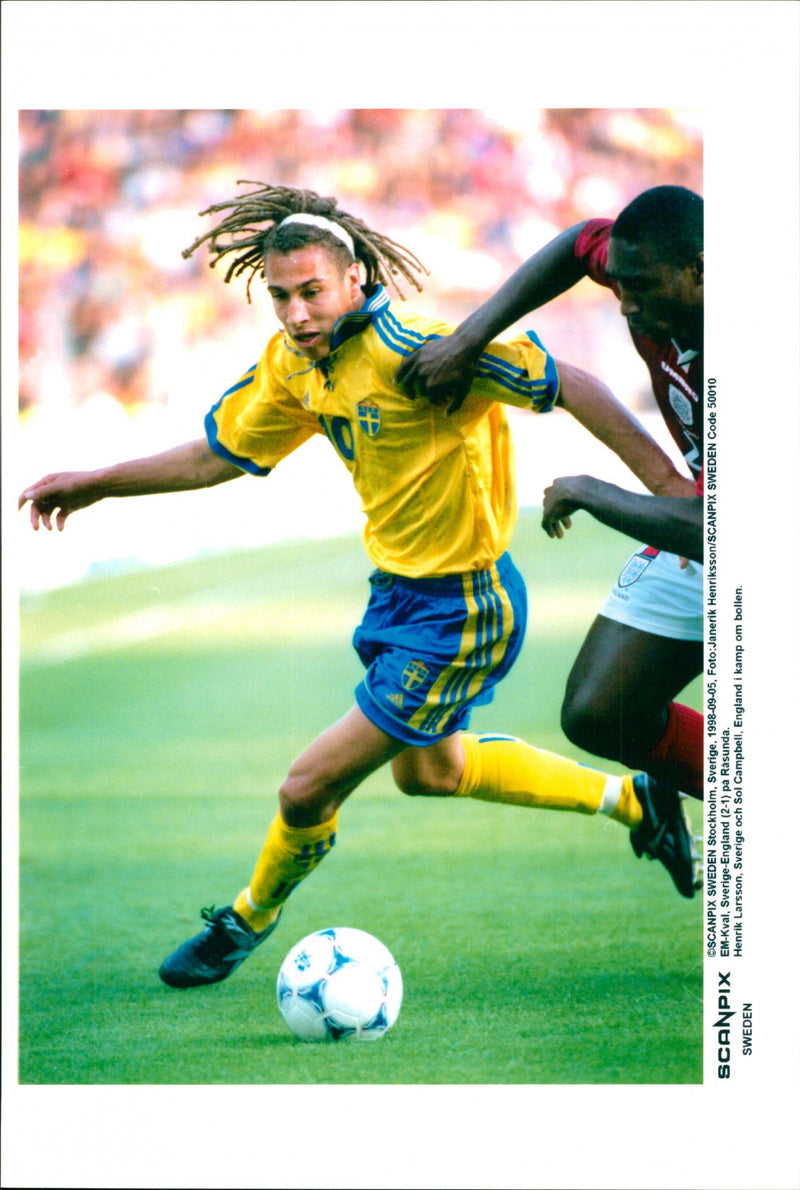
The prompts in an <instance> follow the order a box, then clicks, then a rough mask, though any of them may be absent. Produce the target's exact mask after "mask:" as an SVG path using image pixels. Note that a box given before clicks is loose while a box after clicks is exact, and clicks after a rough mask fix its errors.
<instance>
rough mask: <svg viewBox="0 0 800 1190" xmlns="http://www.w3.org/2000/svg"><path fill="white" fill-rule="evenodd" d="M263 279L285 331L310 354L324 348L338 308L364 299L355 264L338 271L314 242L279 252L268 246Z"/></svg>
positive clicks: (345, 310) (316, 355)
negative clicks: (264, 277)
mask: <svg viewBox="0 0 800 1190" xmlns="http://www.w3.org/2000/svg"><path fill="white" fill-rule="evenodd" d="M265 273H266V282H267V287H268V289H269V292H270V296H271V298H272V304H273V306H274V307H275V313H276V314H277V316H278V318H279V319H280V321H281V322H282V323H283V326H284V327H285V328H286V331H287V332H288V334H289V335H290V336H291V338H292V339H293V340H294V342H295V343H296V344H297V346H298V347H299V348H300V350H301V351H302V353H303V355H305V356H307V357H308V358H309V359H311V360H320V359H324V358H325V356H326V355H329V354H330V350H331V338H332V336H333V328H334V326H335V325H336V323H337V322H338V320H339V319H340V318H341V317H342V315H343V314H349V313H351V312H352V311H353V310H358V309H360V308H361V306H362V305H363V304H364V294H363V292H362V289H361V276H360V272H359V268H358V265H357V264H355V263H354V264H352V265H349V266H348V267H347V268H346V269H345V271H344V273H342V271H341V266H340V265H339V263H338V261H336V260H335V259H334V258H333V257H332V256H331V255H329V254H328V252H326V250H325V248H324V247H323V246H322V245H320V244H308V245H307V246H306V247H305V248H297V249H296V250H295V251H294V252H287V253H285V254H282V253H278V252H269V253H268V254H267V259H266V267H265Z"/></svg>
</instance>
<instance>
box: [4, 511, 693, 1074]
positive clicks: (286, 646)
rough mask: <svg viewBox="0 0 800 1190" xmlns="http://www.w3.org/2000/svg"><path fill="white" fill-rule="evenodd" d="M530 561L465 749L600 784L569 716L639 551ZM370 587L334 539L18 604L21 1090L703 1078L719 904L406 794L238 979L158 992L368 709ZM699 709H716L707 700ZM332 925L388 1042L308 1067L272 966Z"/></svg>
mask: <svg viewBox="0 0 800 1190" xmlns="http://www.w3.org/2000/svg"><path fill="white" fill-rule="evenodd" d="M68 531H69V530H67V532H68ZM42 545H43V548H45V547H46V543H45V542H43V543H42ZM513 548H514V556H515V558H516V560H517V563H518V565H519V566H520V568H521V569H522V571H523V573H524V575H525V576H526V579H527V581H528V586H529V592H530V604H531V616H530V622H529V628H528V637H527V643H526V646H525V651H524V653H523V655H522V657H521V658H520V661H519V662H518V664H517V666H516V668H515V670H514V671H513V673H512V674H511V675H510V677H509V678H508V679H507V680H506V681H505V683H503V685H502V687H501V689H500V690H499V691H498V694H497V697H496V698H495V702H494V703H493V705H492V706H490V707H486V708H481V709H480V710H479V711H478V712H476V713H475V715H474V716H473V723H472V726H473V727H474V728H476V729H478V730H501V731H505V732H511V733H515V734H519V735H521V736H523V737H524V738H526V739H528V740H530V741H531V742H532V743H536V744H539V745H540V746H542V747H546V748H550V749H553V750H555V751H561V752H564V753H565V754H569V755H574V756H577V757H578V759H580V760H583V761H585V762H589V763H596V762H595V761H593V760H592V758H590V757H588V756H587V755H585V754H580V753H578V752H576V750H575V749H573V748H572V747H571V746H570V745H569V744H568V742H567V741H566V740H565V739H564V737H563V736H562V734H561V732H560V729H559V725H558V708H559V705H560V700H561V695H562V691H563V686H564V680H565V678H566V675H567V673H568V670H569V667H570V664H571V662H572V659H573V657H574V655H575V653H576V651H577V649H578V646H579V644H580V641H581V640H582V637H583V634H584V632H585V630H586V628H587V627H588V625H589V623H590V622H591V619H592V617H593V615H594V612H595V610H596V607H597V605H598V603H599V602H600V600H601V599H602V598H603V596H604V595H605V593H606V591H607V590H608V587H609V585H610V582H611V581H612V579H613V578H614V577H615V574H616V572H617V571H618V570H619V568H620V565H621V563H622V561H623V560H624V558H625V557H626V556H627V552H628V543H627V542H626V541H625V540H624V539H623V538H621V537H619V536H617V535H615V534H613V533H610V532H608V531H606V530H604V529H602V528H600V527H599V526H597V525H595V524H594V523H593V522H591V521H590V519H589V518H588V517H579V518H578V519H577V520H576V523H575V525H574V527H573V530H572V532H571V533H570V534H569V535H568V537H567V539H566V540H565V541H563V542H550V541H548V540H547V539H546V538H545V537H544V535H543V534H542V532H541V530H540V529H539V528H538V518H537V516H536V514H535V513H533V512H527V513H525V514H524V515H523V516H522V517H521V518H520V522H519V525H518V528H517V532H516V536H515V543H514V547H513ZM368 572H369V564H368V562H367V560H366V558H365V557H364V555H363V551H362V549H361V545H360V542H359V541H358V540H357V539H355V538H345V539H339V540H332V541H326V542H320V543H317V542H313V543H309V542H298V543H295V544H286V545H279V546H275V547H272V548H270V549H266V550H258V551H248V552H243V553H237V554H234V555H230V556H227V557H210V558H203V559H200V560H196V561H192V562H188V563H182V564H180V565H176V566H173V567H167V568H164V569H161V570H156V571H153V570H146V571H145V570H143V571H140V572H136V573H128V574H124V575H117V576H115V577H112V578H95V579H92V580H88V581H86V582H84V583H81V584H79V585H76V586H73V587H69V588H65V589H62V590H59V591H55V592H52V593H49V594H46V595H39V596H36V597H27V598H26V599H25V600H23V605H22V612H21V684H20V716H21V734H20V760H21V789H20V793H21V800H20V1022H19V1023H20V1032H19V1037H20V1042H19V1044H20V1053H19V1078H20V1082H21V1083H26V1084H158V1083H164V1084H170V1083H171V1084H188V1083H197V1084H248V1083H266V1084H311V1083H339V1084H343V1083H379V1084H412V1083H427V1084H447V1083H465V1084H466V1083H472V1084H501V1083H568V1084H578V1083H618V1084H622V1083H697V1082H700V1081H702V1039H701V1008H702V1002H701V1001H702V937H701V929H702V899H701V898H696V899H695V900H694V901H691V902H690V901H685V900H683V899H682V898H681V897H679V896H678V894H677V893H676V892H675V891H674V889H673V887H672V884H671V881H670V880H669V877H668V876H667V874H666V872H665V871H664V870H663V868H661V866H660V865H658V864H654V863H646V862H644V861H637V860H636V859H635V858H634V856H633V852H632V850H631V848H630V844H629V842H628V838H627V832H626V831H625V830H624V829H623V828H622V827H619V826H617V825H615V824H613V823H610V822H608V821H607V820H605V819H603V820H602V821H599V820H595V819H589V818H585V817H582V816H579V815H574V814H556V813H552V812H545V811H528V810H524V809H519V808H514V807H505V806H492V805H485V804H482V803H478V802H472V801H469V802H463V803H462V802H458V803H453V802H450V801H447V800H424V799H413V800H412V799H408V798H404V797H403V796H402V795H401V794H400V793H398V792H397V791H396V790H395V789H394V787H393V785H392V782H391V779H390V774H389V772H388V770H384V771H382V772H380V773H377V774H375V775H374V776H373V777H371V778H370V779H369V780H368V781H367V782H366V783H365V784H364V785H363V786H362V787H361V789H359V790H358V791H357V792H356V793H355V794H354V795H353V796H352V797H351V799H350V800H349V802H348V803H347V804H346V806H345V807H344V809H343V811H342V814H341V818H340V835H339V843H338V846H337V847H336V850H335V851H334V852H333V854H332V855H331V856H330V857H329V858H328V859H327V860H326V861H325V863H324V864H323V865H322V866H321V867H320V869H319V870H318V871H317V872H315V873H314V874H313V875H312V876H311V877H310V878H309V879H308V881H306V882H305V884H304V885H302V886H301V887H300V889H299V890H298V891H297V892H296V893H295V895H294V896H293V897H292V898H291V900H290V901H289V903H288V906H287V910H286V912H285V913H284V919H283V922H282V924H281V926H280V929H279V930H278V931H277V932H276V933H275V935H274V936H273V938H271V939H270V940H269V941H268V942H267V943H265V945H264V946H263V947H262V948H261V949H260V950H259V951H258V952H257V954H256V955H255V956H254V957H253V959H252V960H250V961H249V962H248V963H246V964H245V965H244V966H243V967H242V969H241V970H240V971H239V972H237V973H236V975H235V976H234V977H233V978H232V979H230V980H229V981H227V982H225V983H222V984H219V985H216V986H214V987H210V988H204V989H198V990H194V991H188V992H180V991H174V990H171V989H168V988H166V987H164V986H163V985H162V984H161V983H160V981H159V979H158V976H157V969H158V966H159V963H160V962H161V960H162V958H163V957H164V956H165V955H166V954H168V953H169V952H170V951H171V950H172V949H173V947H174V946H176V945H177V944H178V943H179V942H181V941H183V939H184V938H186V937H188V936H189V934H191V933H194V932H196V930H197V929H198V928H199V927H200V925H201V922H200V919H199V910H200V907H201V906H203V905H211V904H216V905H217V906H219V905H222V904H226V903H228V902H229V901H230V900H231V899H232V897H233V896H234V895H235V894H236V893H237V892H238V890H239V889H240V888H241V887H242V886H243V885H244V884H246V883H247V880H248V878H249V875H250V872H251V869H252V865H253V862H254V860H255V857H256V855H257V853H258V851H259V849H260V846H261V843H262V840H263V836H264V834H265V832H266V829H267V826H268V824H269V821H270V819H271V817H272V815H273V812H274V808H275V795H276V791H277V788H278V786H279V784H280V782H281V780H282V778H283V776H284V774H285V771H286V769H287V766H288V765H289V763H290V762H291V760H292V759H293V757H294V756H295V755H296V754H297V753H298V752H299V750H300V749H301V748H302V747H303V746H304V745H305V744H306V743H307V742H309V741H310V740H311V739H312V738H313V737H314V736H315V735H316V734H317V732H319V731H320V730H322V729H323V728H324V727H326V726H327V725H328V724H329V723H331V722H333V721H334V720H335V719H337V718H338V717H339V716H340V715H342V714H344V713H345V712H346V711H347V709H348V708H349V706H350V705H351V701H352V690H353V687H354V686H355V685H356V683H357V681H358V680H359V677H360V672H361V671H360V665H359V662H358V659H357V658H356V656H355V653H354V652H353V651H352V649H351V647H350V643H349V642H350V636H351V633H352V630H353V629H354V628H355V626H356V624H357V623H358V620H359V618H360V615H361V613H362V611H363V607H364V605H365V601H366V596H367V587H366V581H365V580H366V576H367V574H368ZM685 698H686V700H687V701H689V702H690V703H691V704H692V705H694V706H698V707H699V706H700V685H699V682H698V683H695V685H694V686H693V687H692V688H691V689H690V690H689V691H688V692H687V694H686V695H685ZM610 767H612V768H613V769H614V771H622V770H621V769H619V768H616V767H614V766H610ZM699 808H700V807H699V804H698V803H696V802H694V803H692V810H693V817H694V820H695V827H696V829H697V828H699V826H700V815H699ZM328 925H353V926H358V927H360V928H362V929H366V930H369V931H370V932H372V933H374V934H376V935H377V936H378V937H379V938H381V939H382V940H383V941H384V942H385V943H386V944H387V945H388V946H389V947H390V949H391V950H392V951H393V953H394V955H395V957H396V959H397V960H398V962H399V964H400V966H401V969H402V973H403V979H404V985H405V998H404V1003H403V1008H402V1011H401V1013H400V1017H399V1020H398V1022H397V1024H396V1025H395V1027H394V1029H393V1030H392V1031H391V1032H390V1033H389V1034H388V1035H387V1037H386V1038H384V1039H383V1040H381V1041H380V1042H378V1043H377V1044H373V1045H357V1044H352V1043H351V1044H338V1045H309V1044H303V1043H301V1042H298V1041H295V1040H294V1039H293V1038H292V1037H291V1035H290V1034H289V1033H288V1031H287V1030H286V1028H285V1026H284V1024H283V1022H282V1020H281V1018H280V1016H279V1013H278V1010H277V1006H276V1003H275V992H274V985H275V977H276V974H277V970H278V966H279V964H280V962H281V960H282V959H283V957H284V955H285V954H286V952H287V951H288V950H289V948H290V946H292V945H293V944H294V943H295V942H296V941H297V940H298V939H299V938H301V937H302V936H303V935H304V934H306V933H309V932H311V931H312V930H316V929H320V928H322V927H324V926H328Z"/></svg>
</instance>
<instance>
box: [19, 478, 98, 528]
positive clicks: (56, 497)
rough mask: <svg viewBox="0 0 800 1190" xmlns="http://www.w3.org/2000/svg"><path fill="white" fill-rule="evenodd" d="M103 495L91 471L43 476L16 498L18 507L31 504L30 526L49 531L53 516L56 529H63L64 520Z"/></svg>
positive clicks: (51, 526)
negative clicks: (40, 527)
mask: <svg viewBox="0 0 800 1190" xmlns="http://www.w3.org/2000/svg"><path fill="white" fill-rule="evenodd" d="M102 498H103V492H102V491H101V490H100V486H99V485H98V483H97V480H96V478H95V476H94V475H93V473H92V472H90V471H63V472H58V473H56V474H53V475H45V476H44V478H43V479H39V480H37V482H36V483H34V484H32V485H31V486H30V487H28V488H25V490H24V492H22V494H21V495H20V498H19V506H18V507H19V508H23V507H24V506H25V505H26V504H27V503H28V501H29V500H30V503H31V525H32V526H33V528H34V529H36V530H38V528H39V525H40V524H42V525H44V527H45V529H49V530H52V528H53V521H52V518H53V514H54V513H55V523H56V528H57V529H58V531H59V533H60V532H61V531H62V530H63V528H64V524H65V522H66V519H67V517H68V516H69V515H70V513H72V512H77V511H78V509H80V508H88V506H89V505H90V504H94V503H95V502H96V501H97V500H102Z"/></svg>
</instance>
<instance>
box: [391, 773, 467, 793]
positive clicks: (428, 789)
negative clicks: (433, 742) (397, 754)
mask: <svg viewBox="0 0 800 1190" xmlns="http://www.w3.org/2000/svg"><path fill="white" fill-rule="evenodd" d="M393 776H394V781H395V785H396V786H397V788H398V789H399V790H400V792H401V793H405V794H406V795H407V796H408V797H451V796H452V795H453V794H454V793H455V791H456V787H457V785H458V775H457V774H455V773H452V772H450V771H449V770H446V771H444V772H442V771H441V770H437V771H428V770H426V769H417V768H404V769H400V768H397V769H394V770H393Z"/></svg>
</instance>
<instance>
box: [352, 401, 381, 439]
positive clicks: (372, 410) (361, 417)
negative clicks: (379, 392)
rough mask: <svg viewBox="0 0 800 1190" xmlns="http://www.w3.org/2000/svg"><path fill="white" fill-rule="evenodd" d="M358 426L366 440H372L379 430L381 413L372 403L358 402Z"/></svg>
mask: <svg viewBox="0 0 800 1190" xmlns="http://www.w3.org/2000/svg"><path fill="white" fill-rule="evenodd" d="M356 413H357V414H358V424H359V425H360V426H361V429H362V430H363V431H364V433H365V434H366V435H367V437H368V438H374V437H375V435H376V434H377V433H378V430H379V429H380V428H381V411H380V409H379V408H378V406H377V405H376V404H375V402H374V401H360V402H359V404H358V405H356Z"/></svg>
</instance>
